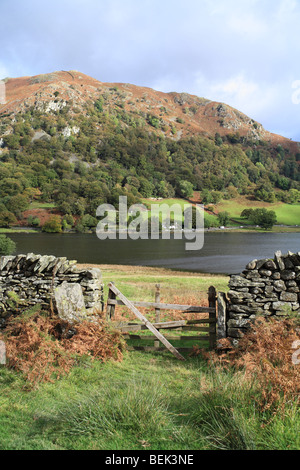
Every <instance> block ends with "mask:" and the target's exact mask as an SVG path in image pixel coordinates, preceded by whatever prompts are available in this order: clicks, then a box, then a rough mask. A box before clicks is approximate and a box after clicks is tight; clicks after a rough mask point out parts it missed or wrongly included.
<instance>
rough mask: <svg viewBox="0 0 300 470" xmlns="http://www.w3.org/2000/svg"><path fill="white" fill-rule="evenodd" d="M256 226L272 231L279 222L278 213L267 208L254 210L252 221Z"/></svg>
mask: <svg viewBox="0 0 300 470" xmlns="http://www.w3.org/2000/svg"><path fill="white" fill-rule="evenodd" d="M250 220H251V221H252V222H253V223H254V224H256V225H259V226H260V227H262V228H264V229H267V230H270V229H271V228H272V227H273V225H275V224H276V222H277V217H276V213H275V212H274V211H268V210H267V209H265V208H262V209H254V210H253V213H252V214H251V219H250Z"/></svg>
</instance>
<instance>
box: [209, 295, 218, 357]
mask: <svg viewBox="0 0 300 470" xmlns="http://www.w3.org/2000/svg"><path fill="white" fill-rule="evenodd" d="M216 297H217V294H216V289H215V288H214V286H210V288H209V289H208V303H209V307H210V308H213V309H214V311H212V312H209V319H210V320H212V321H213V320H215V321H214V322H212V323H210V325H209V349H210V350H213V349H215V347H216V342H217V333H216V319H217V316H216V305H217V299H216Z"/></svg>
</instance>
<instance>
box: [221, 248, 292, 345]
mask: <svg viewBox="0 0 300 470" xmlns="http://www.w3.org/2000/svg"><path fill="white" fill-rule="evenodd" d="M229 288H230V290H229V292H228V305H227V310H228V321H227V336H228V337H230V338H232V339H233V341H236V342H238V339H239V338H241V337H242V336H243V335H244V334H245V332H246V331H247V329H248V328H249V327H250V326H251V324H252V323H253V322H254V321H255V319H256V317H257V316H258V315H263V316H276V317H282V316H286V315H290V314H291V313H293V314H298V315H300V252H299V253H291V252H288V254H286V255H282V253H281V252H280V251H278V252H276V253H275V256H274V258H273V259H261V260H253V261H251V262H250V263H249V264H248V265H247V266H246V269H245V271H243V272H242V273H241V274H240V275H232V276H231V277H230V281H229Z"/></svg>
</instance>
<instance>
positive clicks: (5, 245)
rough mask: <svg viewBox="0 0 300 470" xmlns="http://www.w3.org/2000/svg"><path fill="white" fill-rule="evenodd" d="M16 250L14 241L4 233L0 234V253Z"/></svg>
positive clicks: (7, 253)
mask: <svg viewBox="0 0 300 470" xmlns="http://www.w3.org/2000/svg"><path fill="white" fill-rule="evenodd" d="M14 251H16V244H15V242H14V241H13V240H12V239H11V238H9V237H7V236H6V235H0V255H4V256H7V255H11V254H12V253H13V252H14Z"/></svg>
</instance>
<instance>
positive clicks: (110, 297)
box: [106, 282, 117, 321]
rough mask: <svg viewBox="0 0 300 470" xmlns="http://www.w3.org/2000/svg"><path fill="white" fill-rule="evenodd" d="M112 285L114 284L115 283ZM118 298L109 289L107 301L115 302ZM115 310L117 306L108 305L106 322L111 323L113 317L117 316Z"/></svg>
mask: <svg viewBox="0 0 300 470" xmlns="http://www.w3.org/2000/svg"><path fill="white" fill-rule="evenodd" d="M111 284H113V282H112V283H111ZM116 297H117V296H116V294H115V293H114V292H113V291H112V290H111V288H110V287H109V290H108V296H107V299H108V300H115V299H116ZM115 308H116V306H115V305H109V304H108V303H107V308H106V320H107V321H110V320H111V319H112V318H113V316H114V314H115Z"/></svg>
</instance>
